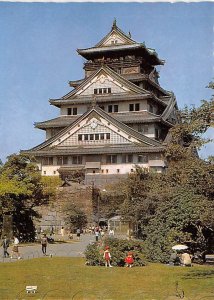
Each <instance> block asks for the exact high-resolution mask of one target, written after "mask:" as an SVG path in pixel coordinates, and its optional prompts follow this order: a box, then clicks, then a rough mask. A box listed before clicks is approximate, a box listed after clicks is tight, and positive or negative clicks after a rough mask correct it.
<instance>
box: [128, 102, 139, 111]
mask: <svg viewBox="0 0 214 300" xmlns="http://www.w3.org/2000/svg"><path fill="white" fill-rule="evenodd" d="M139 110H140V103H132V104H129V111H139Z"/></svg>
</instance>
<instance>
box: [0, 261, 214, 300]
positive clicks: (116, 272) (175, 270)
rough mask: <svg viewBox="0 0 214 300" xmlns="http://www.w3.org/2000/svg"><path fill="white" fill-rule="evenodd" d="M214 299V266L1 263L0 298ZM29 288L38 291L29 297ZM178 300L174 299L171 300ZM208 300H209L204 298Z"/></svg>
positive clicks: (77, 299)
mask: <svg viewBox="0 0 214 300" xmlns="http://www.w3.org/2000/svg"><path fill="white" fill-rule="evenodd" d="M176 282H178V292H180V293H181V290H183V291H184V293H185V299H191V300H197V299H198V300H199V299H203V300H205V299H210V300H211V299H214V293H213V292H214V267H212V266H196V265H195V266H194V267H192V268H184V267H169V266H167V265H162V264H149V265H147V266H145V267H135V268H118V267H113V268H105V267H89V266H86V265H85V260H84V259H82V258H62V257H59V258H57V257H55V258H49V257H44V258H37V259H31V260H25V261H16V262H13V263H0V299H1V300H3V299H10V300H12V299H57V300H60V299H74V300H80V299H84V300H92V299H105V300H110V299H112V300H120V299H121V300H126V299H130V300H135V299H136V300H137V299H139V300H152V299H153V300H154V299H155V300H162V299H164V300H165V299H179V298H177V297H175V295H176ZM26 285H37V286H38V292H37V293H36V294H35V295H34V294H26V291H25V287H26ZM173 296H174V297H173ZM204 297H205V298H204Z"/></svg>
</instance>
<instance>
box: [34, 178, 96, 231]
mask: <svg viewBox="0 0 214 300" xmlns="http://www.w3.org/2000/svg"><path fill="white" fill-rule="evenodd" d="M70 202H71V203H74V204H75V205H76V206H78V207H79V208H80V209H81V210H82V211H84V212H85V214H86V215H87V219H88V224H93V223H94V212H93V201H92V187H91V186H87V185H82V184H78V183H71V184H70V185H67V186H64V187H59V188H58V190H57V193H56V197H55V199H52V200H51V201H50V202H49V204H48V205H43V206H40V207H37V211H38V213H40V214H41V215H42V218H41V219H39V220H38V221H35V225H36V228H37V230H38V229H42V230H47V231H50V230H51V227H53V229H54V232H55V233H57V232H60V229H61V228H62V227H66V226H65V223H64V217H63V207H64V206H65V205H66V203H70Z"/></svg>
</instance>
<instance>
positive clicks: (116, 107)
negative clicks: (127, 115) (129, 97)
mask: <svg viewBox="0 0 214 300" xmlns="http://www.w3.org/2000/svg"><path fill="white" fill-rule="evenodd" d="M114 112H118V105H117V104H116V105H114Z"/></svg>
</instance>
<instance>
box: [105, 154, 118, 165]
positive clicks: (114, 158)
mask: <svg viewBox="0 0 214 300" xmlns="http://www.w3.org/2000/svg"><path fill="white" fill-rule="evenodd" d="M106 163H107V164H116V163H117V155H107V157H106Z"/></svg>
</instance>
